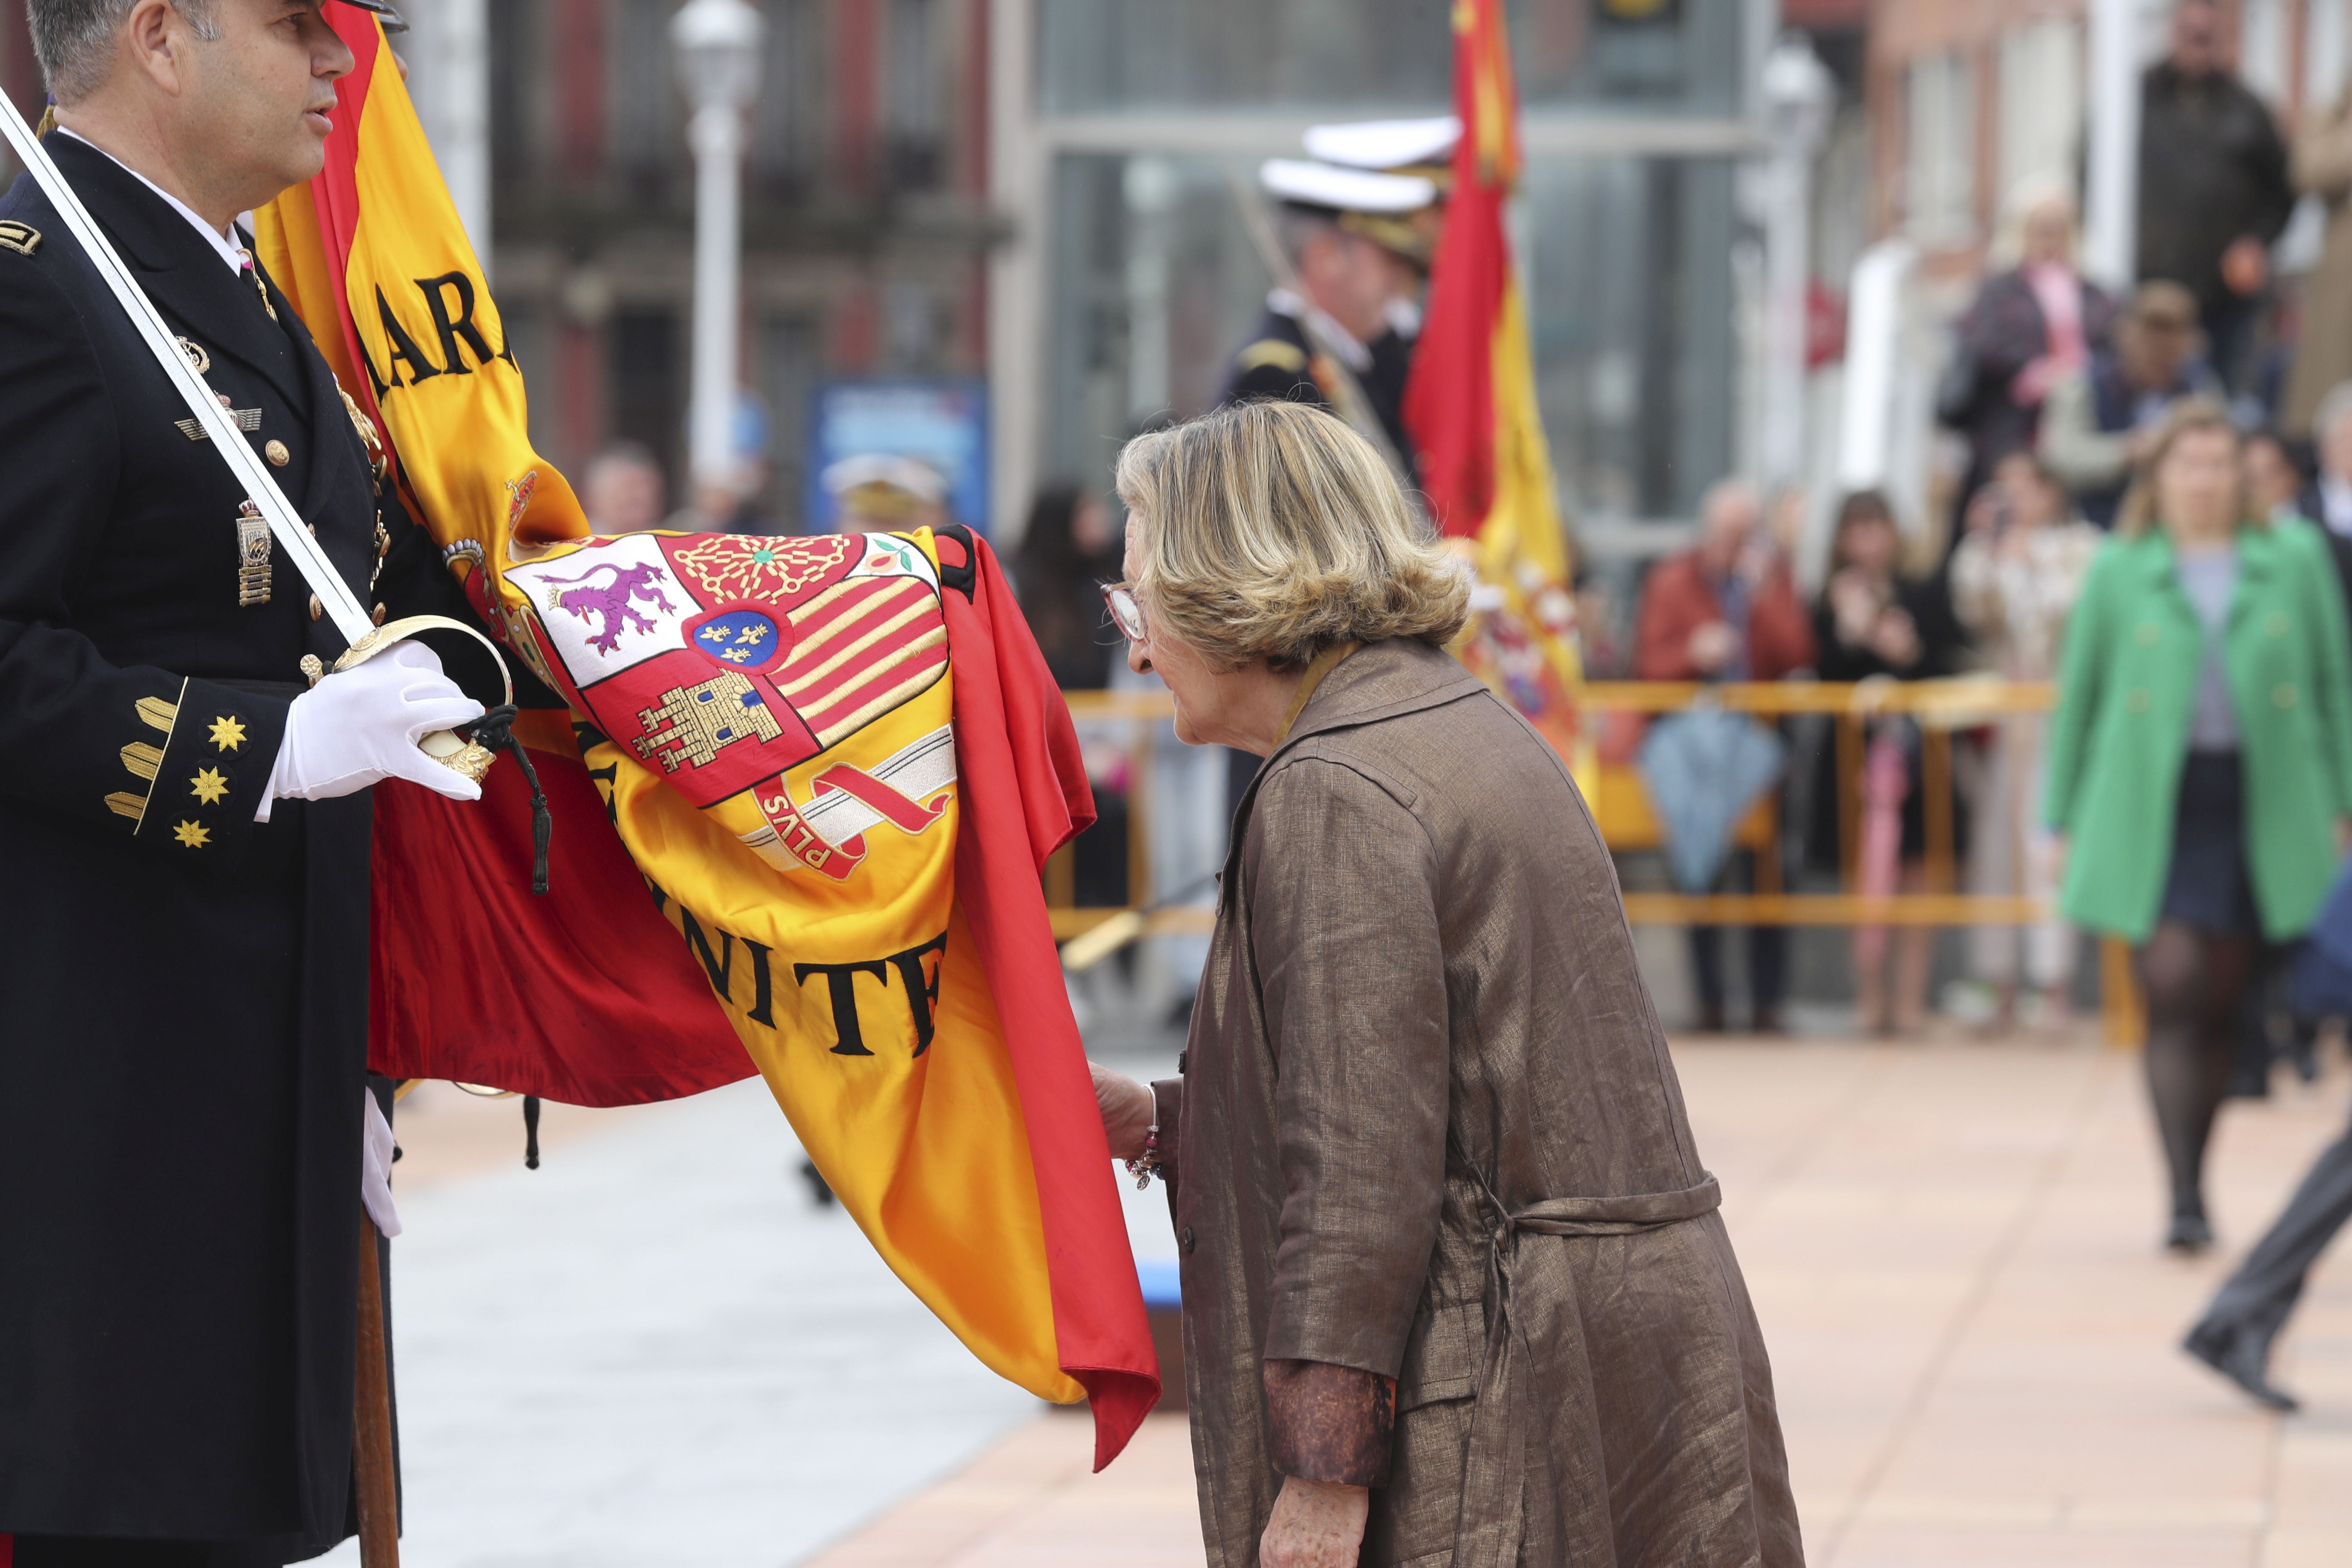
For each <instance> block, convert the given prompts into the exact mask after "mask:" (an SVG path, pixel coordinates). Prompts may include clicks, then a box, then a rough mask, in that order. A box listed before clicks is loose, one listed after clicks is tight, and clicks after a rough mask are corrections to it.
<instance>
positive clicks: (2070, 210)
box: [1988, 174, 2082, 268]
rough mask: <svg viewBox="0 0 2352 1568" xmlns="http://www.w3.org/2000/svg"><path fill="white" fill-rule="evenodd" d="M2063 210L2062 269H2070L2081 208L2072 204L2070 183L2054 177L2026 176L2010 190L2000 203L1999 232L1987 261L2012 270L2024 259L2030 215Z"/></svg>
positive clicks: (2077, 241) (2074, 202)
mask: <svg viewBox="0 0 2352 1568" xmlns="http://www.w3.org/2000/svg"><path fill="white" fill-rule="evenodd" d="M2053 205H2054V206H2062V207H2064V208H2065V209H2066V229H2067V239H2066V256H2065V261H2066V265H2067V266H2069V267H2072V266H2074V252H2075V250H2076V249H2077V247H2079V245H2080V243H2081V233H2080V231H2081V228H2082V207H2081V204H2080V203H2078V202H2076V201H2075V200H2074V183H2073V182H2072V181H2070V180H2067V179H2064V178H2063V177H2062V176H2060V175H2057V174H2028V175H2026V176H2025V177H2024V178H2023V179H2021V180H2019V181H2018V182H2017V183H2016V184H2013V185H2011V186H2010V188H2009V195H2008V199H2006V200H2005V201H2003V202H2002V203H2001V215H2000V232H1999V233H1998V234H1996V235H1995V236H1994V237H1993V242H1992V250H1991V254H1990V256H1989V257H1988V259H1989V260H1990V261H1991V262H1992V264H1993V265H1994V266H1996V267H2004V268H2006V267H2015V266H2017V265H2018V264H2019V263H2020V262H2021V261H2023V260H2024V259H2025V226H2026V223H2027V221H2028V220H2029V219H2031V218H2032V216H2033V215H2034V214H2035V213H2036V212H2038V211H2040V210H2041V209H2042V208H2043V207H2045V206H2053Z"/></svg>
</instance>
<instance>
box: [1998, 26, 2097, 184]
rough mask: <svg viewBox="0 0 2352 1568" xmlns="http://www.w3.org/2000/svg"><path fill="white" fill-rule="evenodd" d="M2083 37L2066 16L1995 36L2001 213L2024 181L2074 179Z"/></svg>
mask: <svg viewBox="0 0 2352 1568" xmlns="http://www.w3.org/2000/svg"><path fill="white" fill-rule="evenodd" d="M2082 40H2083V35H2082V32H2081V29H2080V28H2079V27H2078V26H2076V25H2075V22H2074V18H2072V17H2069V16H2049V17H2045V18H2043V19H2042V20H2041V21H2038V22H2029V23H2027V24H2026V25H2025V26H2021V27H2012V28H2011V29H2010V30H2009V31H2008V32H2006V33H2004V34H2002V35H2001V39H2000V190H1998V191H1997V192H1995V193H1994V194H1995V195H1997V196H1998V197H1999V198H2000V202H2001V204H2002V210H2003V214H2004V216H2007V209H2008V206H2009V205H2010V204H2011V202H2012V200H2013V199H2014V198H2015V196H2016V195H2017V192H2018V191H2019V189H2020V188H2021V186H2023V185H2024V184H2026V183H2027V182H2028V181H2032V182H2034V183H2036V184H2041V183H2045V182H2050V181H2056V182H2059V183H2061V184H2064V185H2066V186H2068V187H2072V185H2073V184H2074V170H2075V167H2076V164H2077V161H2078V157H2079V153H2078V138H2079V137H2080V135H2081V131H2082V123H2083V41H2082Z"/></svg>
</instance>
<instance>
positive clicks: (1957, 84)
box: [1904, 53, 1977, 248]
mask: <svg viewBox="0 0 2352 1568" xmlns="http://www.w3.org/2000/svg"><path fill="white" fill-rule="evenodd" d="M1907 85H1908V92H1907V94H1906V97H1907V98H1908V100H1909V125H1908V130H1909V132H1910V135H1909V142H1908V150H1909V154H1910V155H1909V160H1908V163H1907V165H1906V170H1905V181H1904V184H1905V195H1906V205H1907V207H1908V211H1909V228H1910V231H1911V237H1912V238H1914V239H1916V240H1917V241H1918V242H1919V243H1920V244H1922V245H1924V246H1927V247H1938V248H1940V247H1958V246H1964V245H1967V244H1968V243H1969V241H1970V240H1972V239H1974V238H1975V237H1976V201H1977V180H1976V174H1977V83H1976V72H1975V70H1974V69H1973V68H1971V62H1970V61H1969V58H1968V57H1967V56H1966V55H1962V54H1957V53H1951V54H1940V55H1927V56H1923V57H1922V58H1919V59H1917V60H1916V61H1914V62H1913V63H1912V66H1911V69H1910V75H1909V79H1908V84H1907Z"/></svg>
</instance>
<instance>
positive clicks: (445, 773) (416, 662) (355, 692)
mask: <svg viewBox="0 0 2352 1568" xmlns="http://www.w3.org/2000/svg"><path fill="white" fill-rule="evenodd" d="M482 711H483V710H482V705H481V704H480V703H478V702H477V701H475V700H473V699H472V698H470V697H468V696H467V695H466V694H465V693H464V692H462V691H460V690H458V689H457V683H456V682H455V681H452V680H451V679H449V678H448V677H447V676H446V675H444V674H442V673H441V661H440V659H438V658H436V657H434V653H433V650H432V649H431V648H429V647H425V645H424V644H422V643H415V642H404V643H402V644H401V645H400V646H399V647H395V648H394V649H393V650H392V651H391V652H389V653H385V654H380V655H378V656H377V657H376V658H372V659H370V660H368V661H367V662H366V663H365V664H362V665H360V666H358V667H356V668H352V669H346V670H344V671H342V672H341V674H338V675H330V676H328V677H327V678H326V679H323V680H321V681H320V682H319V684H318V685H316V686H314V687H312V688H311V689H310V690H308V691H306V692H304V693H302V695H301V696H299V697H297V698H296V699H294V703H293V706H292V707H290V708H289V709H288V710H286V738H285V739H284V740H283V741H282V742H279V744H278V763H277V765H276V767H274V768H273V769H271V770H270V774H269V788H268V792H267V793H266V794H265V795H263V796H262V801H261V809H260V810H259V811H257V812H256V813H254V820H255V821H257V822H267V821H268V820H269V806H270V803H271V802H272V801H275V800H328V799H331V798H332V797H334V796H336V795H351V794H353V793H354V792H356V791H359V790H363V789H365V788H367V787H368V785H370V784H374V783H376V782H377V781H378V780H380V779H388V778H397V779H407V780H409V781H410V782H411V783H413V784H423V785H424V786H425V788H426V789H429V790H433V791H436V792H437V793H438V794H441V795H447V796H449V798H451V799H452V800H479V799H481V798H482V786H481V785H479V784H476V783H475V782H474V781H473V780H471V779H469V778H467V776H466V775H465V774H463V773H459V772H457V770H456V769H455V768H451V767H446V766H444V765H443V764H442V763H437V762H435V761H434V760H433V759H432V758H431V757H428V756H426V755H425V753H424V752H421V751H418V750H417V749H416V742H418V741H420V740H422V739H423V738H424V737H425V736H426V735H429V734H431V733H432V732H433V731H436V730H454V729H456V728H457V726H458V725H460V724H469V723H471V722H473V721H475V720H477V719H478V718H480V717H481V716H482Z"/></svg>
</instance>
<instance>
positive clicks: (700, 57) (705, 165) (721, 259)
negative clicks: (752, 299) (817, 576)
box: [669, 0, 765, 487]
mask: <svg viewBox="0 0 2352 1568" xmlns="http://www.w3.org/2000/svg"><path fill="white" fill-rule="evenodd" d="M764 26H765V25H764V24H763V23H762V22H761V19H760V13H759V12H757V11H755V10H753V9H752V8H751V6H750V5H747V4H745V0H687V4H686V5H683V6H681V7H679V9H678V12H677V16H673V17H671V18H670V26H669V38H670V47H672V48H673V49H675V50H677V73H678V79H679V81H680V82H681V83H682V84H683V85H684V86H685V89H686V95H687V99H688V101H689V102H691V103H692V104H693V105H694V118H693V120H692V121H690V122H689V123H688V127H687V142H688V145H689V146H691V147H692V148H693V149H694V368H693V375H692V381H691V400H690V402H689V404H688V417H687V446H688V458H689V460H690V466H691V468H692V471H693V477H694V482H695V484H696V485H697V486H698V487H699V486H703V485H709V484H723V483H725V482H727V481H728V479H730V477H731V476H732V473H733V470H734V466H735V451H734V423H735V421H734V414H735V383H736V367H735V348H736V334H737V329H738V323H739V319H740V312H741V295H742V249H743V213H742V164H743V107H744V105H746V104H748V103H750V102H751V99H752V97H753V95H754V94H756V93H757V92H758V91H759V88H760V38H761V33H762V31H763V30H764Z"/></svg>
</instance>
